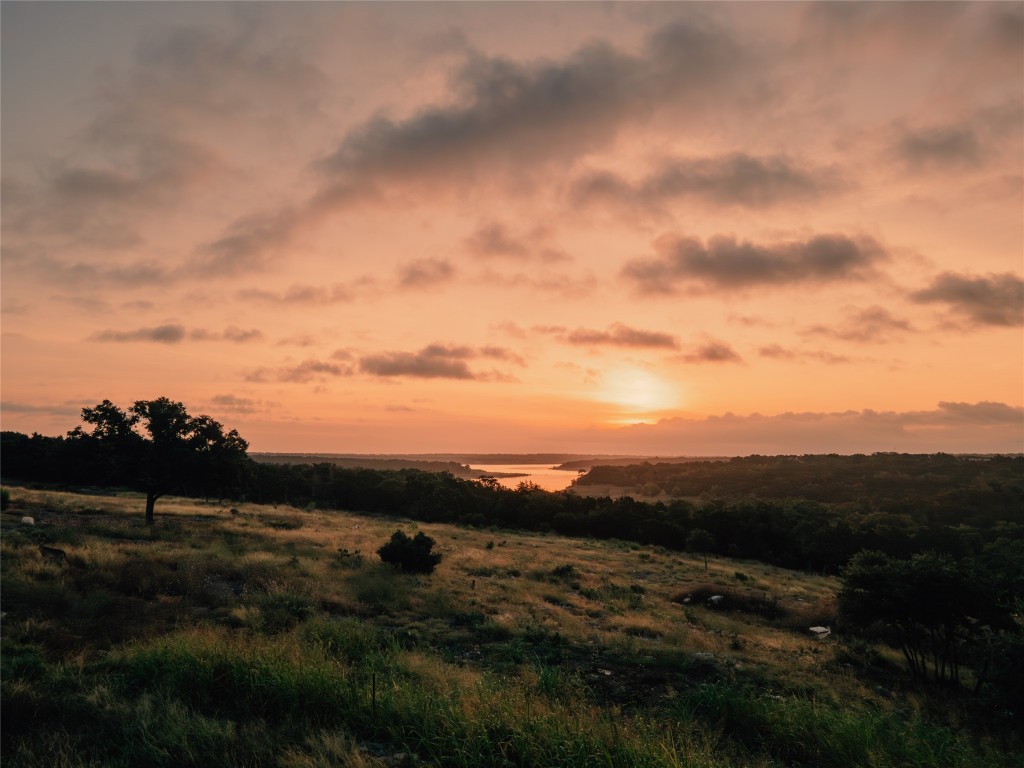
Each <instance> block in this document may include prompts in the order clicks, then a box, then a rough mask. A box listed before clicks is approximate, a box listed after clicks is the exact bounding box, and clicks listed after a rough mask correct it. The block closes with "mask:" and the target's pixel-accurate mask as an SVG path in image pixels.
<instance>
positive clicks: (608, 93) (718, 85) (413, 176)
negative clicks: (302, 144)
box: [197, 22, 759, 275]
mask: <svg viewBox="0 0 1024 768" xmlns="http://www.w3.org/2000/svg"><path fill="white" fill-rule="evenodd" d="M751 58H752V56H751V54H750V53H749V52H748V49H747V48H745V47H744V46H742V45H740V44H739V43H738V42H737V41H736V40H734V39H732V37H730V36H729V34H728V33H727V32H726V31H725V30H723V29H721V28H718V27H715V26H712V25H710V24H706V23H696V22H695V23H683V22H678V23H675V24H672V25H669V26H666V27H664V28H662V29H660V30H658V31H657V32H656V33H655V34H653V35H652V36H651V37H650V38H649V39H648V40H647V42H646V45H645V46H644V47H643V49H642V51H641V52H640V53H639V54H631V53H626V52H623V51H621V50H619V49H617V48H615V47H614V46H612V45H610V44H609V43H607V42H600V41H596V42H591V43H588V44H586V45H584V46H582V47H581V48H579V49H578V50H576V51H575V52H573V53H571V54H569V55H568V56H567V57H566V58H564V59H562V60H558V61H546V60H541V61H513V60H510V59H505V58H500V57H489V56H486V55H484V54H482V53H479V52H472V53H469V54H468V55H466V56H465V57H464V59H463V63H462V66H460V67H459V68H458V69H457V70H455V71H454V73H453V74H452V76H451V87H450V91H451V98H450V99H448V100H447V101H446V103H445V104H444V105H443V106H428V107H425V108H423V109H421V110H419V111H418V112H416V113H414V114H413V115H411V116H408V117H405V118H395V117H392V116H389V115H388V114H385V113H383V112H382V113H379V114H377V115H375V116H374V117H372V118H371V119H369V120H367V121H365V122H363V123H361V124H359V125H357V126H355V127H353V128H352V129H351V130H349V131H348V132H347V133H346V134H345V136H343V137H342V138H341V140H340V141H339V143H338V145H337V147H336V149H335V150H334V151H333V152H332V153H330V154H329V155H328V156H327V157H325V158H324V159H322V160H321V161H319V162H318V163H317V164H316V167H317V168H318V170H319V171H320V173H321V179H322V180H321V186H320V188H319V189H318V190H317V191H316V192H315V193H314V194H313V195H312V197H311V198H310V199H309V200H308V201H307V202H306V203H305V205H304V206H302V207H301V208H299V209H297V210H296V211H290V212H288V213H286V214H282V216H283V220H281V221H278V222H277V223H276V224H275V225H272V226H267V225H266V224H265V223H264V222H265V220H266V219H267V217H260V218H258V219H256V218H252V219H248V220H240V221H239V222H237V223H236V224H235V225H233V226H232V228H231V229H230V230H229V231H228V232H227V233H225V235H224V236H222V237H221V238H219V239H218V240H217V241H215V242H213V243H208V244H207V245H206V246H204V247H203V248H202V249H201V253H200V254H199V256H200V257H201V258H200V259H197V269H199V270H200V271H202V272H204V273H205V274H210V275H215V274H231V273H233V272H236V271H238V270H239V269H240V268H244V267H248V268H259V267H260V266H261V265H262V264H263V263H264V262H265V260H266V259H268V258H269V257H270V256H271V255H272V254H273V253H274V252H275V251H276V250H279V249H280V248H281V247H282V246H283V245H284V244H285V243H286V242H287V241H289V240H290V239H292V238H293V237H294V236H295V235H296V234H297V233H298V232H299V231H300V230H301V229H303V228H304V227H306V226H308V225H309V224H310V223H315V222H316V221H317V220H318V219H319V218H320V217H322V216H324V215H327V214H329V213H331V212H332V211H335V210H338V209H339V208H344V207H348V206H351V205H352V204H353V203H357V202H360V201H363V200H367V199H373V198H376V197H378V196H380V195H381V189H390V188H394V187H395V185H397V184H403V183H404V184H419V185H426V186H428V187H431V188H441V187H444V186H449V187H450V186H456V187H460V188H462V187H465V186H468V185H472V184H474V183H476V182H477V181H485V182H487V183H493V182H495V181H496V180H500V179H503V178H505V176H506V173H507V174H510V175H512V176H514V177H515V178H516V179H517V183H518V184H520V186H521V184H522V182H523V181H524V180H527V179H529V178H530V177H531V174H532V173H533V172H534V171H536V170H540V169H541V168H545V167H550V166H551V165H553V164H557V165H560V166H566V165H569V164H571V163H572V162H574V161H575V160H576V158H578V157H580V156H581V155H583V154H585V153H587V152H589V151H591V150H592V149H593V148H595V147H599V146H602V145H606V144H607V143H609V142H610V141H612V140H613V139H614V138H615V137H616V135H617V133H618V131H619V130H620V129H621V128H623V127H624V126H626V125H627V124H631V123H638V122H645V121H648V120H650V118H651V115H652V112H653V110H652V107H653V105H658V112H660V113H664V112H669V113H672V114H674V115H675V116H676V120H677V122H678V121H680V120H684V119H694V120H695V119H698V118H697V117H695V116H697V115H703V114H704V111H702V110H701V109H697V107H698V106H703V107H705V108H710V106H711V105H712V104H715V103H717V104H721V105H722V106H723V107H727V108H729V109H733V108H734V107H735V104H736V103H737V102H739V101H741V100H742V95H743V93H747V92H750V93H753V92H759V91H758V88H757V83H756V81H757V79H758V77H757V71H756V70H753V69H752V68H751V66H750V64H751ZM270 218H271V219H280V218H281V217H274V216H272V217H270ZM558 255H559V252H558V251H557V249H556V250H554V251H552V253H551V254H549V256H555V257H557V256H558Z"/></svg>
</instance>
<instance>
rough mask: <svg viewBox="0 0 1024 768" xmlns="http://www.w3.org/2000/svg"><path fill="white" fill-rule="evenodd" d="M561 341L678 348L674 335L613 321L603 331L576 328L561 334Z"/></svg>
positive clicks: (586, 344)
mask: <svg viewBox="0 0 1024 768" xmlns="http://www.w3.org/2000/svg"><path fill="white" fill-rule="evenodd" d="M562 339H563V341H565V342H567V343H569V344H577V345H581V346H612V347H640V348H652V349H678V348H679V342H678V341H676V339H675V337H673V336H671V335H669V334H667V333H661V332H660V331H644V330H640V329H637V328H630V327H629V326H627V325H623V324H622V323H614V324H612V325H610V326H609V327H608V328H607V329H606V330H604V331H598V330H593V329H589V328H577V329H576V330H574V331H569V332H568V333H566V334H564V335H563V336H562Z"/></svg>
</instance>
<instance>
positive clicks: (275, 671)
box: [0, 492, 1019, 768]
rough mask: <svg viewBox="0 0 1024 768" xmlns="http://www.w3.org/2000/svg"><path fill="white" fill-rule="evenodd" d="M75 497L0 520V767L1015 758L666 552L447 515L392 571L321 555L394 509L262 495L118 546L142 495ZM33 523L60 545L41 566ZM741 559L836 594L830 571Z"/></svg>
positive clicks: (801, 589)
mask: <svg viewBox="0 0 1024 768" xmlns="http://www.w3.org/2000/svg"><path fill="white" fill-rule="evenodd" d="M68 496H70V495H68V494H64V495H62V496H61V497H60V498H54V499H48V500H47V501H46V503H47V504H49V505H50V506H47V507H46V509H47V510H58V511H60V510H71V511H70V512H67V513H66V515H65V513H64V512H63V511H61V512H60V514H62V515H65V517H58V516H55V517H53V518H52V519H51V520H48V521H47V525H45V526H43V525H40V526H36V527H34V528H28V527H27V526H26V527H24V528H20V527H18V526H17V520H18V518H17V517H14V513H8V514H7V515H5V516H4V518H3V520H4V531H3V534H4V535H3V543H2V546H3V559H2V563H0V564H2V567H3V592H2V595H0V597H2V600H3V610H4V611H7V612H8V615H7V616H6V617H5V619H4V636H3V643H2V646H0V695H2V697H3V706H2V708H0V718H2V721H0V757H2V759H3V763H4V766H5V768H7V767H8V766H12V767H13V768H20V767H21V766H44V765H45V766H48V767H49V766H58V767H60V766H69V767H74V768H78V767H79V766H115V767H120V766H125V767H126V768H127V766H133V768H134V766H225V767H226V766H253V767H256V766H281V768H322V767H323V768H326V766H350V767H351V768H383V767H384V766H389V767H391V768H393V766H394V765H395V764H396V762H397V761H396V760H394V759H393V758H392V757H391V756H392V755H394V754H395V753H399V752H401V753H409V754H415V755H416V756H417V760H419V761H422V762H425V763H427V764H430V765H438V766H456V767H461V766H466V767H468V766H474V767H476V766H480V767H481V768H499V767H500V768H510V767H511V766H543V767H545V768H546V767H547V766H551V767H553V768H559V767H565V768H568V767H569V766H622V767H623V768H640V767H641V766H644V767H647V766H653V767H655V768H658V767H666V768H668V767H672V768H674V767H676V766H689V767H690V768H725V767H726V766H751V767H752V768H758V767H762V768H768V766H793V768H797V767H800V768H803V767H806V766H820V767H821V768H840V767H841V766H842V767H843V768H845V766H852V767H854V768H857V767H862V768H869V766H870V767H872V768H873V767H874V766H883V767H885V766H892V767H893V768H895V767H896V766H908V767H910V768H947V767H949V768H981V766H985V768H989V767H990V766H997V767H998V766H1005V767H1006V768H1009V766H1014V765H1016V764H1017V762H1018V761H1016V760H1015V758H1017V757H1019V756H1018V755H1015V754H1012V753H1011V752H1010V751H1009V749H1008V748H1004V749H1003V751H1002V752H998V751H994V750H989V749H988V748H986V747H985V746H979V745H978V744H977V743H976V742H975V741H972V740H971V738H970V737H968V736H960V735H956V734H954V733H953V731H952V730H950V729H949V728H946V727H941V726H938V725H931V724H928V723H927V722H925V721H924V720H923V719H922V718H921V717H920V716H918V715H915V714H910V713H907V712H902V711H900V710H898V709H896V708H895V707H894V706H893V705H892V704H890V703H889V702H881V701H880V700H878V699H877V698H873V697H871V696H870V695H867V694H866V693H865V687H864V685H863V684H862V683H860V682H858V681H857V680H856V679H855V676H854V674H853V672H850V673H848V674H847V673H835V672H834V671H830V670H831V669H832V667H829V665H828V661H829V659H832V658H833V657H834V653H833V652H832V651H830V650H829V646H828V645H823V644H814V643H812V641H810V640H808V639H807V638H804V637H802V636H800V635H799V634H797V633H794V632H791V631H788V630H784V629H779V628H777V627H776V626H774V625H773V624H771V623H770V622H769V621H768V620H767V619H765V618H764V617H763V616H755V615H753V614H749V613H745V612H735V613H727V612H713V611H710V610H708V609H706V608H705V607H701V606H694V605H690V606H688V607H687V608H686V609H685V611H686V612H684V609H683V608H682V607H680V606H678V605H675V604H673V603H671V597H672V596H673V595H674V594H677V593H678V592H679V590H680V589H681V588H683V586H684V585H683V584H681V583H680V574H682V575H683V578H684V579H685V578H691V576H692V579H691V581H692V586H691V589H692V588H696V587H697V586H699V585H700V584H703V583H705V581H704V580H706V578H707V577H706V575H705V574H704V571H703V568H702V567H700V568H697V567H692V568H691V565H692V564H687V563H686V562H683V561H681V560H679V559H678V558H676V556H674V555H671V556H670V555H668V554H665V553H655V554H654V555H651V556H649V557H647V558H641V557H640V555H646V554H647V553H646V552H645V551H642V550H639V549H638V548H629V547H623V545H621V544H618V543H615V542H591V543H582V544H581V543H580V542H569V541H568V540H564V539H560V538H557V537H532V536H519V535H515V536H513V535H509V537H508V538H507V539H506V540H504V541H502V543H501V545H500V546H499V547H491V548H487V547H486V543H487V541H488V536H493V534H489V533H487V532H473V531H463V530H460V529H455V528H441V527H440V526H439V527H438V529H439V531H440V532H439V533H437V534H436V535H438V538H439V541H447V542H449V544H450V546H451V549H450V550H447V552H448V554H446V558H445V561H444V562H443V563H442V565H441V567H440V568H439V569H438V571H437V572H436V573H435V574H433V575H432V576H430V577H407V576H404V575H402V574H398V573H396V572H394V571H393V570H391V569H389V568H383V567H381V565H380V564H379V563H377V562H375V560H374V559H372V558H371V557H367V558H366V560H365V562H360V563H358V564H355V565H354V566H353V567H346V568H339V567H338V566H337V565H336V562H337V558H336V557H335V556H334V554H333V553H334V552H337V551H338V550H339V548H346V549H349V548H361V549H362V551H372V550H373V547H374V543H375V542H377V543H379V542H380V541H383V540H385V539H386V536H387V533H388V531H389V530H391V528H393V522H392V521H388V522H387V523H381V524H379V525H377V524H375V523H371V522H367V521H366V520H365V519H361V518H352V517H346V516H344V515H341V514H330V515H328V514H326V513H322V512H309V513H303V514H304V517H303V525H302V527H301V528H283V529H279V528H274V527H271V528H267V526H265V525H262V524H259V521H258V519H257V518H258V515H259V514H260V512H259V510H258V509H254V508H251V507H246V508H245V510H244V512H243V513H242V514H240V515H234V516H231V515H228V514H227V513H225V514H224V515H223V516H222V518H220V519H217V518H210V517H209V516H207V517H202V518H200V517H195V516H192V515H191V512H194V511H195V509H194V507H188V506H185V505H182V506H181V507H180V509H178V508H177V507H174V508H172V507H169V508H168V509H169V512H168V515H167V516H165V517H163V518H161V519H160V520H159V521H158V524H157V526H155V528H154V530H153V532H152V536H150V537H149V538H148V539H146V540H143V539H142V538H139V539H137V540H129V538H126V536H124V535H123V532H124V531H127V530H130V529H131V527H132V526H131V525H130V521H128V522H126V518H127V517H129V516H132V515H137V513H138V510H128V509H127V508H126V511H120V509H121V508H120V507H118V506H117V503H118V502H119V500H117V499H113V500H105V501H103V502H102V504H103V508H104V509H105V510H107V511H106V512H103V513H102V514H100V513H96V514H93V513H91V512H90V513H89V514H88V515H82V516H80V517H78V518H74V517H73V515H74V514H76V513H75V512H74V509H75V507H74V504H73V500H72V499H70V498H66V497H68ZM26 498H30V496H29V494H28V492H26ZM21 499H22V496H21V493H20V492H19V495H18V501H19V504H20V503H21ZM26 503H27V502H26ZM87 503H88V504H90V505H94V504H97V503H100V502H98V501H97V500H96V499H95V498H90V499H88V500H87ZM23 509H25V508H23V507H19V509H18V511H17V513H16V514H17V515H20V514H21V513H22V511H23ZM90 509H91V507H90ZM172 509H173V511H170V510H172ZM110 510H113V511H110ZM29 511H31V510H30V508H29ZM179 514H180V517H179V518H178V519H168V518H170V517H171V516H172V515H174V516H178V515H179ZM279 517H280V515H277V516H275V518H274V519H278V518H279ZM12 518H13V522H12ZM12 525H13V527H12ZM139 530H140V531H141V532H142V533H145V530H144V529H142V528H141V527H140V528H139ZM432 533H433V532H432ZM314 534H315V536H314ZM317 537H319V538H317ZM47 541H58V542H63V544H62V546H66V547H67V549H68V562H67V564H65V565H62V566H57V565H54V564H52V563H47V562H44V561H43V560H42V558H41V557H40V554H39V551H38V544H39V543H43V542H47ZM456 542H457V543H456ZM293 560H298V561H301V567H296V566H294V565H293V564H292V562H293ZM637 561H639V562H640V563H642V565H638V564H637ZM570 564H571V568H570V567H569V565H570ZM484 566H486V570H485V569H484ZM744 568H745V569H746V571H750V573H751V574H753V575H752V576H751V578H755V579H756V581H757V583H758V585H764V586H765V588H766V589H773V590H774V591H775V593H778V594H800V595H803V596H806V597H807V599H808V600H809V601H813V602H810V603H808V604H812V605H814V606H818V605H826V604H827V601H828V599H830V590H831V589H832V585H831V583H830V582H828V581H826V580H823V579H819V578H817V577H813V578H811V577H804V576H801V575H799V574H791V573H786V572H776V571H772V570H770V569H766V568H761V567H760V566H756V565H754V564H744ZM520 573H524V574H528V576H527V577H520V576H519V574H520ZM723 573H725V574H726V577H727V578H728V579H729V580H730V581H729V583H735V581H736V579H735V577H734V575H733V574H734V573H735V566H730V568H729V569H727V570H726V571H723ZM529 574H536V578H530V577H529ZM611 574H615V576H614V580H613V579H612V575H611ZM546 597H547V598H548V599H545V598H546ZM554 598H557V600H555V599H554ZM791 602H792V600H791ZM792 604H793V605H797V604H796V603H792ZM803 604H804V603H800V604H799V605H803ZM331 613H333V615H331ZM340 614H345V615H340ZM688 615H689V616H690V620H689V621H688V620H687V618H686V617H687V616H688ZM737 633H740V634H742V635H743V638H744V639H743V642H742V643H737V644H736V645H737V646H738V647H736V648H730V647H729V641H728V638H729V637H730V636H735V635H736V634H737ZM696 651H701V653H700V654H699V655H697V654H696V653H695V652H696ZM794 660H795V661H796V662H797V664H796V665H791V664H790V662H792V661H794ZM734 662H742V664H737V663H734ZM800 665H802V666H800ZM737 667H743V669H742V670H739V669H737ZM659 676H660V678H661V680H662V681H664V680H665V679H668V678H671V681H672V686H673V687H672V688H671V689H669V688H667V687H666V686H665V685H664V684H663V682H662V684H659V683H658V682H654V683H652V682H651V681H652V680H654V681H658V680H659ZM632 686H636V687H637V688H640V687H643V686H646V689H645V690H643V691H639V692H638V693H640V694H642V695H633V694H634V693H636V692H635V691H632V690H631V687H632ZM833 686H834V687H835V688H834V690H835V693H832V690H833ZM777 692H786V694H785V695H778V693H777ZM851 693H852V694H853V695H851ZM616 702H618V705H617V704H616ZM872 702H874V703H872Z"/></svg>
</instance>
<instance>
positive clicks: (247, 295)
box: [235, 283, 354, 305]
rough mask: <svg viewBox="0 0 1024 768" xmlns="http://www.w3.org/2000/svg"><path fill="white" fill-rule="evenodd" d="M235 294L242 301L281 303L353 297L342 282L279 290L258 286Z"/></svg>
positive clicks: (328, 301) (315, 302) (313, 302)
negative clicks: (264, 288)
mask: <svg viewBox="0 0 1024 768" xmlns="http://www.w3.org/2000/svg"><path fill="white" fill-rule="evenodd" d="M235 296H236V297H237V298H239V299H242V300H243V301H256V302H262V303H265V304H281V305H301V304H308V305H327V304H340V303H343V302H347V301H351V300H352V299H353V298H354V294H353V292H352V289H351V288H349V287H348V286H346V285H344V284H342V283H334V284H332V285H298V284H296V285H292V286H291V287H290V288H287V289H286V290H284V291H281V292H275V291H267V290H263V289H260V288H246V289H244V290H241V291H238V292H237V293H236V294H235Z"/></svg>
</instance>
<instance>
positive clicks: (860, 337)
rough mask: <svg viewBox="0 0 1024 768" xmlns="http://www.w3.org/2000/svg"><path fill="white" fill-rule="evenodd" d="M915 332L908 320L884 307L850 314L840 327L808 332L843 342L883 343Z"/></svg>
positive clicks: (808, 331) (822, 328)
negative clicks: (896, 315)
mask: <svg viewBox="0 0 1024 768" xmlns="http://www.w3.org/2000/svg"><path fill="white" fill-rule="evenodd" d="M913 330H914V327H913V326H912V325H911V324H910V323H909V322H908V321H907V320H904V319H902V318H899V317H895V316H894V315H893V314H892V313H890V312H889V310H887V309H885V308H884V307H879V306H874V307H868V308H867V309H862V310H858V311H856V312H852V313H850V314H848V316H847V317H846V318H845V319H844V320H843V322H842V323H841V324H839V325H838V326H827V325H814V326H811V327H810V328H808V329H807V331H806V332H807V333H809V334H816V335H821V336H831V337H833V338H836V339H841V340H842V341H853V342H858V343H868V342H874V343H881V342H887V341H891V340H892V339H893V337H895V336H900V335H902V334H905V333H910V332H913Z"/></svg>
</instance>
